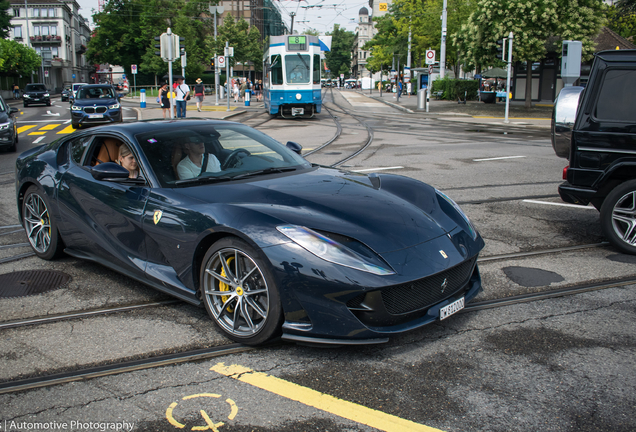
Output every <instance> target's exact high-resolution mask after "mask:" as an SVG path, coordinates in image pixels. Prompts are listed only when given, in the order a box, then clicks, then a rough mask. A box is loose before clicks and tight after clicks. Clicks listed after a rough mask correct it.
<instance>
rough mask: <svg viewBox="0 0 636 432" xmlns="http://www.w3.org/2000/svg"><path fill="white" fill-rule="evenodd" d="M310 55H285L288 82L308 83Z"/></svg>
mask: <svg viewBox="0 0 636 432" xmlns="http://www.w3.org/2000/svg"><path fill="white" fill-rule="evenodd" d="M310 61H311V57H310V56H308V55H307V54H298V53H297V54H289V55H286V56H285V69H286V71H287V82H288V83H290V84H307V83H309V78H310V76H309V71H310V70H311V69H310V68H309V62H310Z"/></svg>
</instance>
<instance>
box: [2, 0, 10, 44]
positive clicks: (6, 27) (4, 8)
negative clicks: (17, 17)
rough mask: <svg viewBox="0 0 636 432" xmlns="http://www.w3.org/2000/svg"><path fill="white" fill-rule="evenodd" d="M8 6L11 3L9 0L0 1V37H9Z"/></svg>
mask: <svg viewBox="0 0 636 432" xmlns="http://www.w3.org/2000/svg"><path fill="white" fill-rule="evenodd" d="M10 7H11V3H10V2H9V0H2V1H0V38H2V39H5V38H7V37H9V31H10V30H11V15H9V8H10Z"/></svg>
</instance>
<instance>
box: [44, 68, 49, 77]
mask: <svg viewBox="0 0 636 432" xmlns="http://www.w3.org/2000/svg"><path fill="white" fill-rule="evenodd" d="M44 77H45V78H48V77H49V71H47V70H45V71H44Z"/></svg>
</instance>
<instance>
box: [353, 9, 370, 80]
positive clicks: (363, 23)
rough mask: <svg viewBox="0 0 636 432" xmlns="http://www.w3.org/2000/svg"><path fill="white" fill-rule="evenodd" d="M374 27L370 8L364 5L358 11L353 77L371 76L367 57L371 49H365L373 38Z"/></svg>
mask: <svg viewBox="0 0 636 432" xmlns="http://www.w3.org/2000/svg"><path fill="white" fill-rule="evenodd" d="M373 35H374V27H373V21H372V20H371V17H370V16H369V10H368V9H367V8H366V7H363V8H361V9H360V11H359V12H358V25H357V27H356V34H355V38H354V40H353V47H352V52H351V75H352V77H354V78H356V79H358V80H360V79H362V78H363V77H369V71H368V70H367V57H368V56H369V54H370V53H369V51H366V50H364V49H363V47H364V44H365V43H367V42H368V41H370V40H371V38H373Z"/></svg>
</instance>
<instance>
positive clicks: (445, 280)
mask: <svg viewBox="0 0 636 432" xmlns="http://www.w3.org/2000/svg"><path fill="white" fill-rule="evenodd" d="M447 286H448V279H447V278H444V282H442V294H444V290H445V289H446V287H447Z"/></svg>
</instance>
